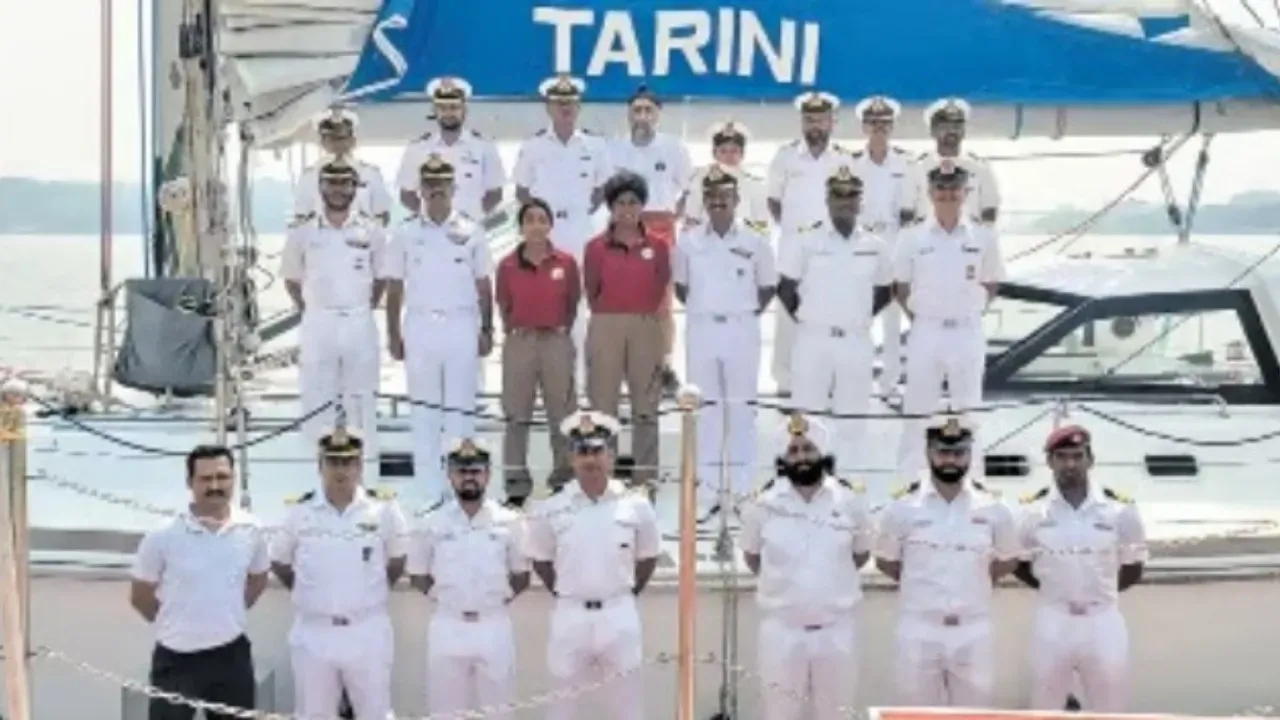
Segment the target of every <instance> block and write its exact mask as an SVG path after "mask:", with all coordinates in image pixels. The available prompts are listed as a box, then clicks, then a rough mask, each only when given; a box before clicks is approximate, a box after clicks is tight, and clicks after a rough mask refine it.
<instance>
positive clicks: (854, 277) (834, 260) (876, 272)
mask: <svg viewBox="0 0 1280 720" xmlns="http://www.w3.org/2000/svg"><path fill="white" fill-rule="evenodd" d="M780 245H781V251H780V255H781V258H780V259H779V261H778V274H780V275H782V276H783V277H788V278H791V279H792V280H795V281H797V282H798V283H799V285H800V286H799V291H800V312H799V319H800V322H801V323H803V324H805V325H814V326H819V327H822V328H827V329H830V328H838V329H841V330H848V331H852V330H862V329H866V328H869V327H871V320H872V318H873V317H874V316H873V314H872V310H873V309H874V300H875V297H874V295H875V287H876V286H877V285H888V284H889V283H891V282H892V281H893V262H892V258H891V255H890V252H889V245H888V243H886V242H885V241H884V240H882V239H880V238H879V237H877V236H875V235H872V234H871V233H868V232H866V231H864V230H862V229H860V228H856V229H854V231H853V233H852V234H851V235H850V236H849V237H847V238H846V237H845V236H843V235H841V234H840V233H838V232H836V230H835V228H833V227H832V226H831V224H830V223H829V222H826V223H822V224H820V225H818V226H817V227H814V228H812V229H810V230H807V231H803V232H800V233H795V234H793V236H792V237H791V238H789V239H788V238H784V241H783V242H782V243H780Z"/></svg>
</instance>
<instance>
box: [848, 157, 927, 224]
mask: <svg viewBox="0 0 1280 720" xmlns="http://www.w3.org/2000/svg"><path fill="white" fill-rule="evenodd" d="M853 172H854V174H855V175H857V176H858V177H859V178H860V179H861V180H862V212H861V213H859V214H858V222H859V223H861V224H863V225H865V226H866V227H867V228H869V229H870V230H871V231H872V232H875V233H877V234H882V235H883V234H885V233H886V231H888V233H889V234H890V235H889V236H890V237H891V236H892V233H894V232H896V231H897V229H898V227H899V226H901V225H902V220H901V218H902V209H903V208H906V209H908V210H914V208H915V203H916V197H915V194H914V193H915V181H914V176H913V173H914V172H915V169H914V168H913V167H912V163H911V156H910V155H908V154H907V151H905V150H903V149H902V148H900V147H896V146H890V147H889V150H888V152H887V153H886V154H885V157H884V160H883V161H882V162H876V161H875V160H872V159H871V153H870V152H869V151H867V150H861V151H858V152H855V153H854V154H853Z"/></svg>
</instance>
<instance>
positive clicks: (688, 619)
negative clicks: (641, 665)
mask: <svg viewBox="0 0 1280 720" xmlns="http://www.w3.org/2000/svg"><path fill="white" fill-rule="evenodd" d="M677 402H678V404H679V406H680V412H681V418H680V420H681V422H680V603H679V608H680V631H679V638H678V642H679V659H680V663H679V672H680V677H679V679H678V680H677V681H676V687H677V689H678V691H677V700H676V720H694V699H695V693H694V672H695V671H696V670H697V668H696V661H695V658H694V648H695V644H694V630H695V627H696V624H695V622H694V618H695V613H696V612H697V603H698V587H697V584H698V553H697V544H698V517H697V513H698V505H697V503H698V497H697V492H698V466H697V462H698V444H697V443H698V406H699V405H700V404H701V403H702V396H701V393H699V392H698V389H697V388H695V387H693V386H686V387H684V388H682V389H681V390H680V395H679V398H678V400H677Z"/></svg>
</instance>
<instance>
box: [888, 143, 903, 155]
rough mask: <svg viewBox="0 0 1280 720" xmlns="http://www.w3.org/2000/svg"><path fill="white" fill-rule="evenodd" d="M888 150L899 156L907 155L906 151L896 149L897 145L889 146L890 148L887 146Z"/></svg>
mask: <svg viewBox="0 0 1280 720" xmlns="http://www.w3.org/2000/svg"><path fill="white" fill-rule="evenodd" d="M889 149H890V150H892V151H894V152H896V153H898V154H900V155H906V154H907V151H906V150H904V149H902V148H900V147H898V146H897V145H890V146H889Z"/></svg>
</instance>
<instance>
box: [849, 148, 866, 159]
mask: <svg viewBox="0 0 1280 720" xmlns="http://www.w3.org/2000/svg"><path fill="white" fill-rule="evenodd" d="M849 154H850V155H852V156H853V157H854V159H858V158H861V157H862V156H863V155H864V154H865V153H864V152H863V151H862V150H855V151H853V152H852V153H849Z"/></svg>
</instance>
